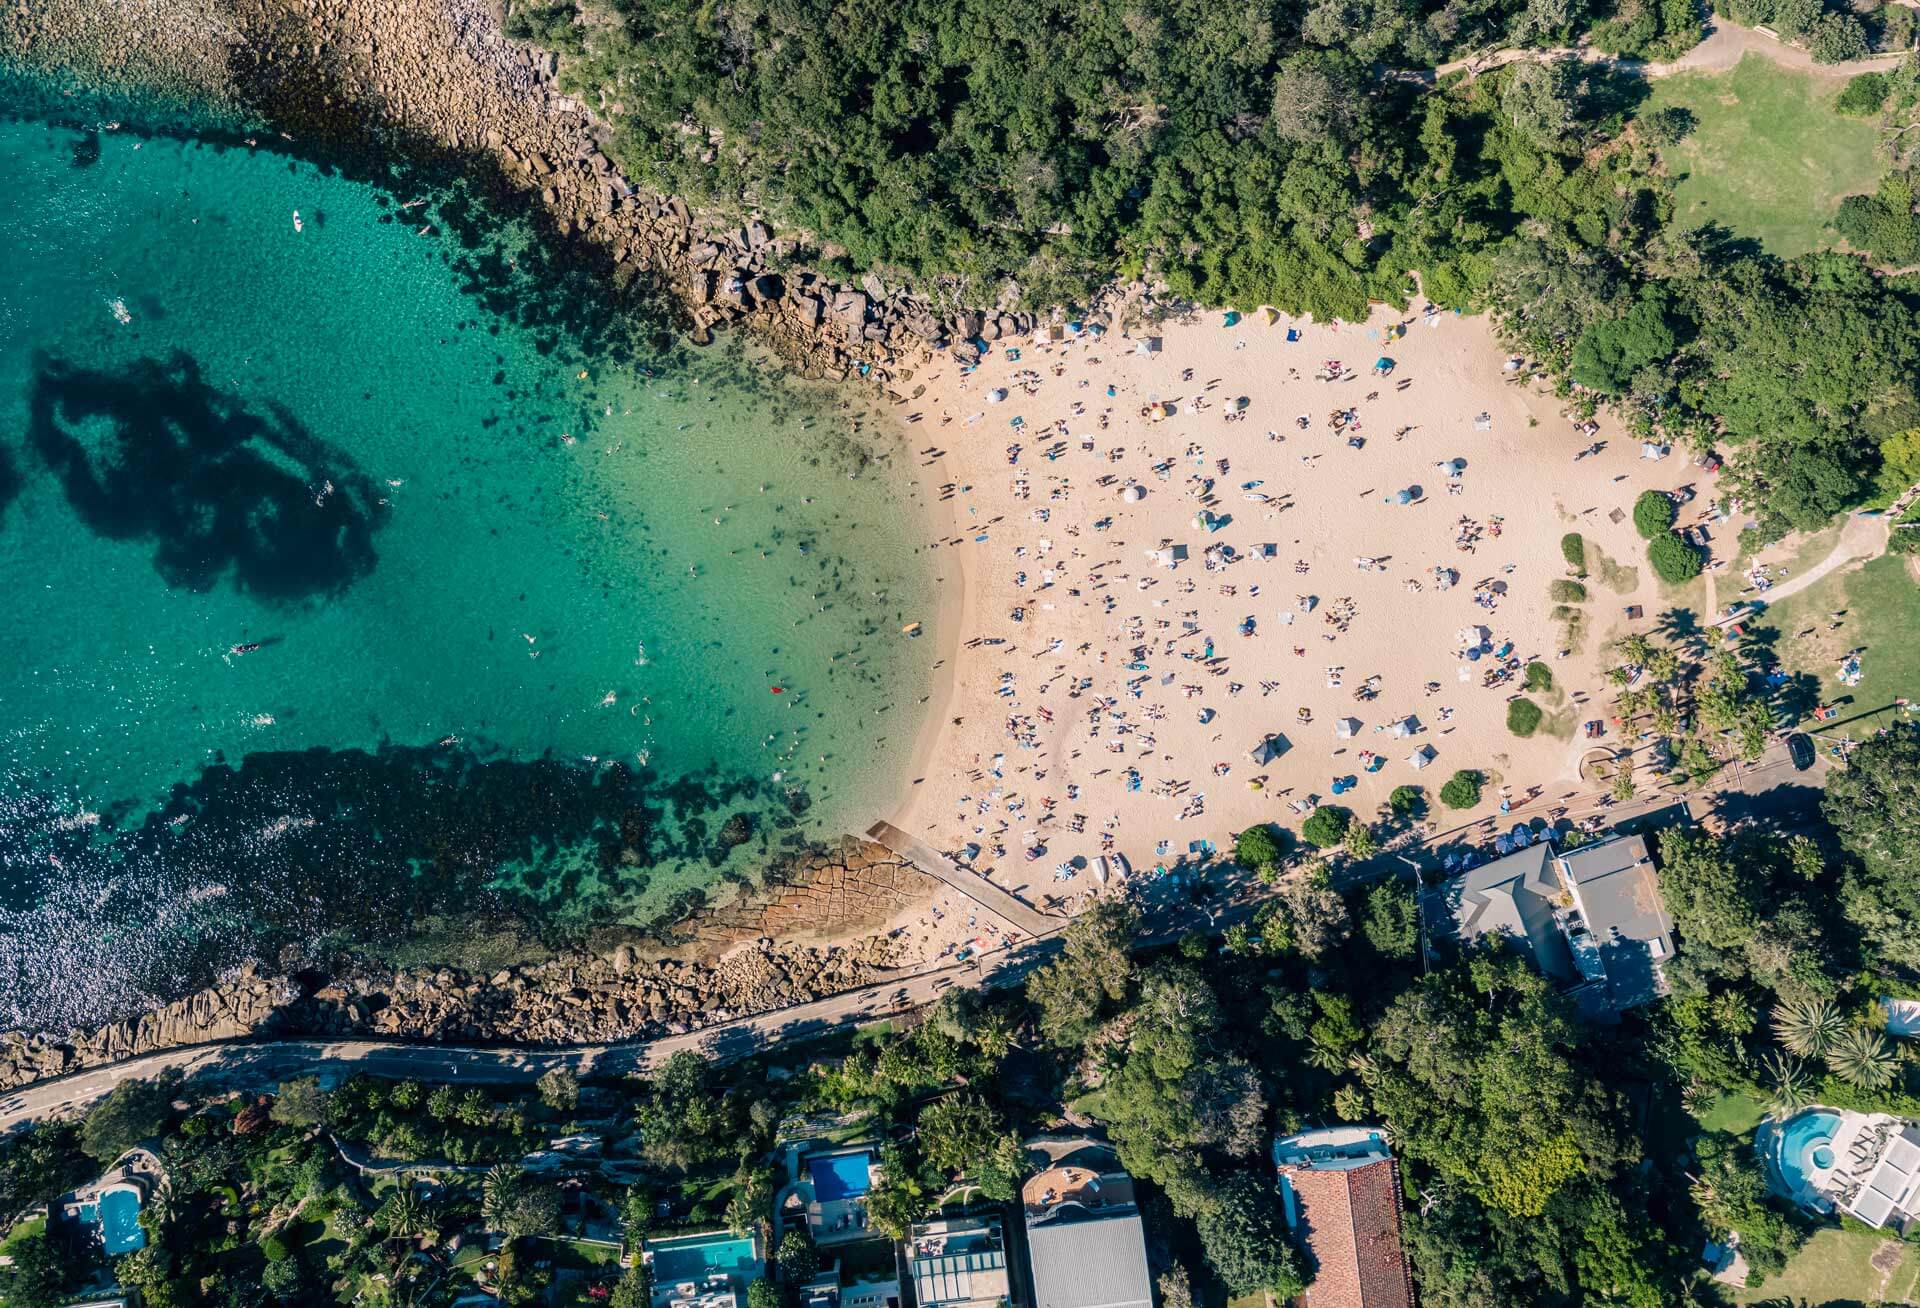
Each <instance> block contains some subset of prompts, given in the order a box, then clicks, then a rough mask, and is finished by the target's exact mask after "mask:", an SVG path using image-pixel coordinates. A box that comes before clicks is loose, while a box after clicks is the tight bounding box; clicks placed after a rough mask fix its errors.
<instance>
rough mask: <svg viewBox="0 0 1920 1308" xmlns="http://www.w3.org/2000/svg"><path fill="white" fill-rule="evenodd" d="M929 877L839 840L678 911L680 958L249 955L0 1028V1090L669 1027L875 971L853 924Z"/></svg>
mask: <svg viewBox="0 0 1920 1308" xmlns="http://www.w3.org/2000/svg"><path fill="white" fill-rule="evenodd" d="M932 886H933V882H932V880H931V878H929V877H927V876H926V874H925V873H922V872H920V871H919V870H918V869H917V868H915V867H913V866H912V865H911V864H909V863H906V862H904V861H903V860H901V859H900V858H898V857H897V856H896V855H893V854H891V853H889V852H888V851H886V850H884V849H882V848H880V847H879V846H877V845H868V844H859V843H855V842H851V841H849V842H848V843H847V844H846V845H844V846H842V847H841V848H840V849H837V850H834V851H832V852H830V853H828V854H824V855H821V856H820V857H818V858H816V859H813V860H811V861H810V862H809V863H808V864H807V865H806V866H805V867H804V868H803V869H801V870H800V871H799V872H798V873H796V874H795V875H794V876H793V877H792V878H791V879H790V880H788V881H787V882H786V883H784V884H782V885H780V886H777V887H775V888H774V889H772V890H771V891H770V892H768V893H767V895H765V896H761V897H757V898H756V899H755V900H753V901H750V902H748V901H743V902H740V903H736V904H733V905H729V906H727V907H725V908H720V909H709V910H703V911H702V912H701V913H699V914H696V915H695V916H694V917H693V918H691V919H689V921H688V922H687V923H685V924H684V925H683V927H682V928H681V933H682V934H683V935H684V936H686V937H687V938H688V939H689V940H690V942H691V944H692V946H693V950H692V956H690V957H669V956H665V955H661V956H655V957H648V956H646V955H644V954H643V953H642V951H641V950H640V949H638V948H636V947H635V946H634V945H632V944H624V943H623V944H620V945H617V946H615V947H614V948H613V949H612V950H611V951H609V952H607V953H605V954H595V953H590V952H573V953H569V954H565V955H562V956H559V957H556V958H551V959H548V960H545V961H543V962H539V963H532V964H527V965H524V966H520V967H510V968H502V969H500V970H498V971H495V972H492V973H487V974H469V973H466V972H462V971H460V970H459V969H456V968H444V967H443V968H432V969H420V970H414V971H397V972H372V971H364V970H363V971H361V972H358V973H356V974H354V975H350V976H340V977H324V978H321V977H314V976H312V975H311V974H303V975H302V976H299V977H288V976H263V975H261V973H260V972H259V970H258V969H257V968H255V967H253V966H251V965H249V966H248V967H245V968H243V969H241V970H240V971H239V972H238V973H236V974H235V975H234V976H232V977H229V978H227V979H225V980H224V981H223V982H222V983H221V984H219V985H216V986H213V987H210V988H209V989H206V990H203V991H200V992H199V993H197V994H193V995H189V996H187V997H186V998H184V999H181V1000H178V1001H176V1002H174V1003H171V1004H168V1005H166V1006H165V1007H164V1008H160V1009H156V1010H154V1011H152V1012H148V1013H144V1014H141V1015H140V1016H138V1017H134V1018H128V1019H126V1020H124V1021H120V1022H113V1023H109V1024H107V1025H105V1026H101V1027H96V1028H93V1029H91V1030H85V1031H73V1032H69V1033H68V1034H67V1035H65V1036H64V1037H51V1036H45V1035H29V1034H27V1033H24V1032H17V1031H15V1032H5V1033H0V1092H4V1091H7V1090H14V1089H18V1088H19V1087H21V1086H24V1085H29V1084H31V1083H33V1082H35V1081H40V1080H45V1079H46V1078H48V1077H54V1076H63V1075H65V1074H67V1073H70V1072H78V1071H83V1070H85V1069H87V1068H90V1067H99V1066H101V1065H103V1064H107V1063H114V1062H119V1061H121V1060H123V1059H127V1058H134V1057H137V1056H139V1055H142V1054H150V1053H154V1052H156V1051H159V1050H162V1049H173V1048H178V1047H179V1046H182V1045H193V1044H204V1043H207V1042H210V1041H218V1040H242V1039H250V1038H261V1039H264V1038H274V1037H296V1036H300V1037H353V1036H357V1037H367V1038H375V1039H386V1040H419V1041H428V1042H440V1043H460V1044H484V1045H505V1044H513V1045H528V1046H535V1047H537V1046H551V1045H577V1044H599V1043H605V1042H610V1041H616V1040H637V1039H647V1038H652V1037H657V1036H663V1035H675V1034H679V1033H682V1032H686V1031H691V1030H697V1029H699V1028H701V1027H706V1026H712V1025H714V1024H715V1023H718V1022H725V1021H728V1020H729V1019H731V1018H735V1017H739V1016H742V1015H744V1014H748V1013H759V1012H766V1011H768V1010H770V1009H777V1008H786V1007H790V1006H792V1005H794V1004H801V1003H806V1002H809V1001H811V1000H815V999H821V998H825V997H826V996H828V995H832V994H837V993H839V992H840V991H843V990H849V989H853V988H856V987H859V986H865V985H870V984H872V983H874V982H876V981H881V980H884V979H885V978H886V977H887V976H889V975H890V974H892V973H894V972H896V971H898V970H899V968H900V967H901V966H902V965H903V964H905V963H906V962H907V961H909V960H907V959H906V958H905V957H904V956H903V953H902V947H901V943H900V941H899V939H898V937H897V934H896V933H886V934H867V935H861V936H852V937H851V938H849V937H850V935H851V933H852V932H853V931H855V930H857V929H858V928H859V927H860V926H866V927H868V928H871V927H872V926H873V925H875V924H876V923H883V922H885V921H886V920H888V919H890V918H891V917H893V916H895V915H896V914H898V913H900V912H902V911H904V910H906V909H908V908H911V907H912V906H914V905H916V904H921V903H924V902H926V900H927V899H928V897H929V896H930V895H931V893H932ZM802 936H817V937H820V939H819V940H817V941H807V940H802V939H799V937H802Z"/></svg>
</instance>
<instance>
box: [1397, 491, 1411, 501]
mask: <svg viewBox="0 0 1920 1308" xmlns="http://www.w3.org/2000/svg"><path fill="white" fill-rule="evenodd" d="M1393 502H1394V503H1395V504H1411V503H1413V492H1412V491H1404V490H1403V491H1395V492H1394V493H1393Z"/></svg>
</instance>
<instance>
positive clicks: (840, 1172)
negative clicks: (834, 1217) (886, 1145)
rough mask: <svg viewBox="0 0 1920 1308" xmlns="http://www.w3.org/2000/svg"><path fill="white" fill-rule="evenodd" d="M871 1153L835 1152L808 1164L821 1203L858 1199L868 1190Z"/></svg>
mask: <svg viewBox="0 0 1920 1308" xmlns="http://www.w3.org/2000/svg"><path fill="white" fill-rule="evenodd" d="M871 1159H872V1155H871V1154H866V1153H858V1154H835V1155H834V1156H833V1157H831V1158H816V1159H814V1160H813V1161H812V1162H810V1163H808V1164H807V1170H808V1171H810V1172H812V1173H813V1197H814V1198H816V1199H818V1200H819V1201H820V1202H821V1203H823V1204H824V1203H831V1202H833V1201H834V1200H835V1199H858V1198H859V1197H860V1196H861V1195H863V1194H865V1193H866V1192H867V1187H868V1173H869V1171H870V1167H869V1163H870V1160H871Z"/></svg>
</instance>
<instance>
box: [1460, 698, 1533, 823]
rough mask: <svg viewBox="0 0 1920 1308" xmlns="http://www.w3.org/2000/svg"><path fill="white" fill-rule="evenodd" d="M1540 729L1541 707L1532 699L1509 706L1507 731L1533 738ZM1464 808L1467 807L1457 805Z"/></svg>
mask: <svg viewBox="0 0 1920 1308" xmlns="http://www.w3.org/2000/svg"><path fill="white" fill-rule="evenodd" d="M1539 729H1540V706H1539V705H1538V704H1536V703H1534V702H1533V701H1532V700H1530V699H1526V698H1521V699H1516V700H1514V701H1513V703H1511V704H1509V705H1507V730H1508V731H1511V732H1512V733H1513V734H1514V735H1516V736H1521V737H1525V736H1531V735H1532V734H1533V733H1534V732H1536V731H1538V730H1539ZM1455 807H1459V808H1464V807H1467V806H1466V805H1456V806H1455Z"/></svg>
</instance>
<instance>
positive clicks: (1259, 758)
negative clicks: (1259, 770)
mask: <svg viewBox="0 0 1920 1308" xmlns="http://www.w3.org/2000/svg"><path fill="white" fill-rule="evenodd" d="M1291 748H1292V746H1291V745H1290V744H1289V743H1288V741H1287V738H1286V737H1285V736H1283V735H1281V734H1280V733H1278V732H1271V733H1269V734H1268V736H1267V737H1266V739H1264V740H1262V741H1261V742H1260V743H1259V744H1258V745H1255V746H1254V747H1253V749H1252V750H1250V751H1249V753H1250V755H1251V757H1252V758H1253V762H1254V766H1255V767H1265V766H1266V765H1267V764H1269V763H1271V762H1273V761H1274V760H1275V759H1277V758H1279V757H1280V756H1281V755H1282V754H1284V753H1286V752H1287V751H1288V750H1289V749H1291Z"/></svg>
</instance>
